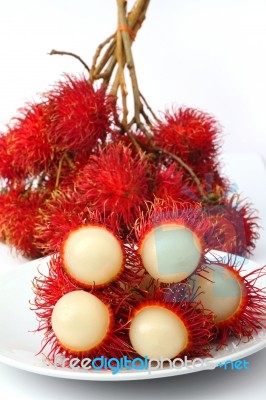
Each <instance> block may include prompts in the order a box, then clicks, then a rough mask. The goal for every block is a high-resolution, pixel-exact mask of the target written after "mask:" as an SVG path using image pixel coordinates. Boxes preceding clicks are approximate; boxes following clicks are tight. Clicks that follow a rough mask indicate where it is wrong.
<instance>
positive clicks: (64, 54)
mask: <svg viewBox="0 0 266 400" xmlns="http://www.w3.org/2000/svg"><path fill="white" fill-rule="evenodd" d="M48 54H49V55H50V56H53V55H59V56H71V57H74V58H76V59H77V60H79V61H80V62H81V64H82V65H83V67H84V68H85V69H86V70H87V71H88V73H90V68H89V67H88V65H87V64H86V63H85V61H83V60H82V58H81V57H80V56H78V55H77V54H74V53H70V52H69V51H59V50H51V51H50V53H48Z"/></svg>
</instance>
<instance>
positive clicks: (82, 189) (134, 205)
mask: <svg viewBox="0 0 266 400" xmlns="http://www.w3.org/2000/svg"><path fill="white" fill-rule="evenodd" d="M149 182H150V177H149V165H148V161H147V160H145V158H144V156H141V155H140V154H137V155H135V156H133V155H132V151H131V149H130V148H128V147H125V146H123V145H122V144H121V143H120V144H117V145H108V146H107V147H106V149H105V150H101V149H100V150H99V154H98V155H92V156H91V157H90V158H89V161H88V164H87V165H86V166H85V167H84V168H83V170H82V171H81V172H80V174H79V176H78V179H77V184H76V189H77V191H78V192H79V193H81V195H82V196H83V197H84V200H85V201H86V202H87V204H88V205H89V207H90V208H91V209H92V210H96V211H97V212H99V213H104V214H105V215H106V216H108V215H109V214H111V213H113V212H115V216H116V218H117V222H118V224H120V225H121V226H122V227H123V226H126V227H127V228H130V227H131V226H132V225H133V224H134V222H135V220H136V218H137V216H138V214H139V210H140V208H141V207H143V206H144V204H145V201H146V200H148V199H149V198H150V193H149Z"/></svg>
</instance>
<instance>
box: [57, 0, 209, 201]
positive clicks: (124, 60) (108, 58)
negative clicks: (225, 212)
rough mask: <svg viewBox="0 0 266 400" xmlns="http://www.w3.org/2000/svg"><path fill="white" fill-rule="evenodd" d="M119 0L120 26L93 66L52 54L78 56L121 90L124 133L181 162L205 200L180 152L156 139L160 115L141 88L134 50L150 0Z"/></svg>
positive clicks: (94, 76) (141, 147) (92, 74)
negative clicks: (137, 132) (130, 4)
mask: <svg viewBox="0 0 266 400" xmlns="http://www.w3.org/2000/svg"><path fill="white" fill-rule="evenodd" d="M116 3H117V16H118V18H117V19H118V26H117V30H116V32H115V33H114V34H112V35H111V36H109V37H108V38H107V39H106V40H105V41H103V42H102V43H101V44H100V45H99V46H98V48H97V49H96V52H95V54H94V56H93V60H92V66H91V68H89V67H88V66H87V64H86V63H85V62H84V61H83V60H82V59H81V58H80V57H79V56H77V55H75V54H73V53H69V52H63V51H56V50H52V51H51V53H50V54H59V55H64V54H66V55H71V56H73V57H75V58H77V59H78V60H79V61H80V62H81V63H82V65H83V66H84V67H85V68H86V70H87V71H88V72H89V81H90V82H92V83H93V82H94V81H96V80H102V84H104V85H106V86H107V87H108V90H109V92H110V94H112V95H113V96H115V97H116V98H118V92H119V90H120V95H121V103H122V117H121V120H120V121H117V122H118V125H119V126H120V129H121V134H124V133H126V134H127V136H128V137H129V138H130V140H131V141H132V143H133V145H134V146H135V148H136V149H137V151H144V152H146V153H147V152H149V153H153V154H154V155H155V156H157V157H158V156H160V155H161V154H165V155H167V156H168V157H170V158H171V159H172V160H174V161H175V162H176V163H178V164H179V165H180V166H181V167H182V168H183V169H184V170H185V171H186V172H187V173H188V174H189V175H190V177H191V178H192V180H193V181H194V183H195V185H196V186H197V188H198V191H199V193H200V196H201V197H202V201H208V195H207V194H206V193H205V191H204V188H203V186H202V184H201V182H200V180H199V178H198V177H197V175H196V173H195V172H194V171H193V169H192V168H191V167H190V166H189V165H187V164H186V163H185V162H184V161H183V160H182V159H181V158H180V157H179V156H178V155H176V154H173V153H171V152H169V151H167V150H165V149H163V148H160V147H158V146H156V144H155V143H154V142H153V133H152V131H153V126H154V123H156V122H158V118H157V117H156V115H155V113H154V112H153V110H152V108H151V107H150V105H149V104H148V102H147V100H146V99H145V97H144V96H143V95H142V93H141V92H140V90H139V86H138V79H137V74H136V68H135V63H134V58H133V54H132V44H133V42H134V39H135V37H136V35H137V33H138V31H139V29H140V28H141V26H142V23H143V21H144V20H145V18H146V12H147V9H148V6H149V3H150V0H136V2H135V4H134V6H133V8H132V9H131V11H130V12H129V13H128V12H127V1H126V0H116ZM126 70H127V71H128V74H129V80H130V84H131V85H130V91H129V90H128V87H127V80H126ZM129 94H130V95H131V96H132V98H133V101H134V113H133V117H132V118H131V120H130V121H129V120H128V117H129V109H128V96H129ZM132 127H134V129H139V130H140V131H141V132H143V134H144V135H145V136H146V138H147V140H148V146H147V145H145V144H143V143H142V142H141V141H139V140H138V138H137V137H135V135H134V134H133V133H132Z"/></svg>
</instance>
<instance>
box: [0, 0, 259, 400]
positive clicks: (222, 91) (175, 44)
mask: <svg viewBox="0 0 266 400" xmlns="http://www.w3.org/2000/svg"><path fill="white" fill-rule="evenodd" d="M130 4H132V1H131V2H130ZM115 26H116V8H115V0H98V1H92V0H91V1H89V0H45V1H40V0H39V1H36V0H23V1H19V0H8V1H6V2H4V1H2V2H0V57H1V62H0V129H3V130H4V129H5V123H7V122H8V120H9V119H10V118H11V117H12V116H13V115H14V113H15V111H16V109H17V108H19V107H21V106H22V105H23V104H24V102H25V101H27V100H31V99H33V98H36V94H37V93H38V92H42V91H44V90H46V89H47V88H48V87H49V85H51V84H52V83H53V82H54V81H56V80H58V78H59V77H60V75H61V74H62V72H68V73H72V72H74V73H80V72H83V68H82V66H81V65H80V64H79V62H78V61H76V60H72V59H71V58H69V57H59V56H52V57H51V56H48V55H47V53H48V52H49V51H50V50H51V49H52V48H55V49H58V50H66V51H73V52H75V53H77V54H79V55H80V56H82V58H84V59H85V60H86V61H87V62H88V64H90V62H91V59H92V56H93V53H94V50H95V48H96V46H97V45H98V43H99V42H100V41H102V40H103V39H105V38H106V37H107V36H108V35H110V34H111V33H112V32H114V30H115ZM265 51H266V1H265V0H231V1H230V0H151V5H150V8H149V11H148V16H147V20H146V21H145V22H144V24H143V27H142V29H141V31H140V32H139V35H138V38H137V40H136V43H135V44H134V53H135V60H136V65H137V72H138V76H139V82H140V87H141V90H142V92H143V93H144V94H145V96H146V98H147V99H148V100H149V102H150V103H151V105H152V106H153V108H154V109H155V110H164V109H165V107H171V105H172V104H173V103H174V104H175V105H183V104H184V105H188V106H192V107H198V108H201V109H204V110H206V111H208V112H210V113H213V114H214V115H216V117H217V119H218V120H219V121H220V122H221V124H222V125H223V127H224V134H225V136H224V146H223V149H224V151H225V152H227V153H228V152H230V153H241V154H242V156H241V157H242V162H241V163H239V168H241V169H242V174H241V171H237V166H235V170H236V171H235V172H238V175H237V183H238V185H239V186H240V189H243V191H244V193H245V194H247V195H248V196H250V197H251V198H252V199H254V203H255V206H257V208H258V209H259V211H260V214H261V215H262V223H261V224H262V225H266V218H265V214H266V205H265V203H266V200H265V192H266V178H265V175H263V174H262V173H261V169H260V170H259V162H258V164H256V160H255V158H252V157H246V158H245V156H243V154H246V153H258V154H261V155H263V156H264V160H266V139H265V132H266V115H265V114H266V113H265V93H266V56H265V54H266V53H265ZM243 157H244V158H243ZM234 165H235V164H234ZM229 172H231V170H230V171H229ZM233 175H234V173H233ZM235 176H236V175H235ZM246 176H248V178H247V179H246ZM246 181H247V182H248V186H247V185H245V182H246ZM252 182H255V186H256V193H255V189H254V193H253V186H252ZM253 194H254V197H255V198H254V197H253ZM264 200H265V201H264ZM265 243H266V241H265V234H263V233H262V239H261V241H260V242H259V246H258V250H257V253H255V258H256V256H257V259H259V261H260V262H262V261H263V259H264V260H265V259H266V250H265V253H264V244H265ZM264 254H265V256H264ZM2 260H3V258H2V259H0V261H2ZM251 359H252V371H253V372H252V373H248V374H247V373H246V372H243V373H237V374H231V375H229V374H224V373H223V372H222V371H216V372H208V373H205V375H203V374H196V375H194V376H187V377H182V378H181V377H180V378H172V379H170V380H164V381H157V382H153V383H152V382H150V383H145V382H141V383H135V384H133V383H131V384H127V383H124V384H122V385H117V388H115V384H114V385H113V386H112V385H110V384H104V383H97V384H93V383H89V382H88V383H87V382H82V383H80V382H61V381H58V380H57V381H56V380H53V379H48V378H43V377H36V376H32V380H31V382H32V390H30V391H29V382H30V378H29V374H27V373H25V372H19V371H17V372H16V373H15V372H13V370H12V369H11V368H9V367H6V368H3V369H1V380H2V381H4V380H6V382H7V386H6V387H8V388H9V389H4V393H5V391H6V395H7V396H9V398H10V397H11V396H12V395H14V393H15V392H16V390H15V389H14V388H17V391H22V392H23V391H24V392H25V393H28V394H25V397H24V395H23V394H21V395H20V397H15V398H16V399H17V398H20V399H24V398H25V399H33V398H34V397H31V396H32V393H36V396H37V394H38V393H40V396H43V397H39V398H43V399H44V398H49V399H51V400H53V399H60V398H65V399H66V398H69V399H70V398H71V397H73V398H74V397H76V395H77V397H78V398H83V397H87V396H88V397H89V395H90V388H91V389H92V390H94V392H93V393H94V395H95V396H96V392H97V393H98V398H107V397H108V396H112V397H114V398H115V397H116V398H122V397H127V396H128V392H129V391H130V392H132V394H133V391H134V392H135V393H136V397H140V398H144V395H145V396H146V398H147V399H149V398H153V399H154V398H159V397H169V398H178V396H179V395H180V397H181V396H182V397H183V396H187V398H200V399H201V398H206V399H208V398H212V397H214V396H215V397H216V398H224V396H225V395H226V396H230V391H231V393H233V395H232V398H235V399H238V398H239V399H247V398H249V396H250V395H251V393H254V390H261V391H263V390H265V389H266V385H265V380H263V379H262V377H263V375H265V364H264V362H265V351H264V352H261V353H260V354H258V355H255V356H253V357H252V358H251ZM12 374H14V375H12ZM12 376H13V377H14V380H15V382H14V388H13V389H12V388H11V386H12V384H11V382H12ZM27 377H28V378H27ZM210 382H211V383H210ZM48 386H49V388H48ZM208 386H210V387H209V390H208ZM215 387H217V393H215ZM43 388H45V390H44V391H43ZM9 390H10V392H9ZM2 393H3V391H2ZM30 393H31V394H30ZM7 396H6V397H5V396H4V397H3V398H7ZM67 396H69V397H67ZM254 396H256V395H255V394H254ZM256 398H258V399H259V398H261V397H258V395H257V397H256Z"/></svg>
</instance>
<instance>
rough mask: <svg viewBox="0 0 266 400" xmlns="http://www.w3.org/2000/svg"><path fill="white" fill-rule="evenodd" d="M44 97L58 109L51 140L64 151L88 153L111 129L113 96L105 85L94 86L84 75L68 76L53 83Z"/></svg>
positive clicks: (55, 113) (55, 114) (55, 112)
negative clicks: (77, 76) (97, 87)
mask: <svg viewBox="0 0 266 400" xmlns="http://www.w3.org/2000/svg"><path fill="white" fill-rule="evenodd" d="M44 98H45V99H47V100H48V102H50V103H51V104H53V106H54V110H55V111H54V123H53V125H52V129H51V130H50V134H49V140H50V142H51V143H52V144H53V145H54V146H56V148H58V149H60V150H62V151H63V152H75V153H79V154H80V155H81V154H85V155H87V156H88V155H89V154H90V153H91V152H92V150H93V148H94V147H95V146H96V145H97V144H98V143H99V141H104V140H105V138H106V135H107V133H109V132H111V124H112V122H113V116H114V113H115V112H116V110H115V101H114V98H113V97H112V96H110V95H108V94H107V93H106V89H105V88H104V87H103V86H102V87H101V88H99V89H96V88H94V86H93V85H92V84H90V83H88V81H87V79H86V78H85V77H84V76H82V77H81V78H79V79H78V78H75V77H73V76H70V75H66V79H65V81H60V82H58V83H57V84H56V85H54V88H53V89H52V90H51V91H49V92H48V93H46V94H45V96H44Z"/></svg>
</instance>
